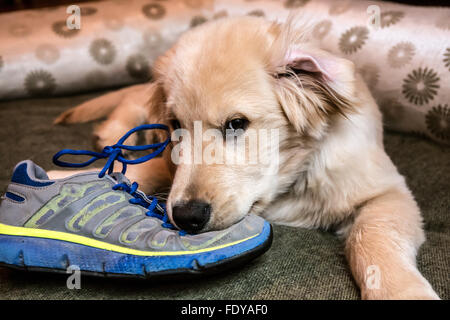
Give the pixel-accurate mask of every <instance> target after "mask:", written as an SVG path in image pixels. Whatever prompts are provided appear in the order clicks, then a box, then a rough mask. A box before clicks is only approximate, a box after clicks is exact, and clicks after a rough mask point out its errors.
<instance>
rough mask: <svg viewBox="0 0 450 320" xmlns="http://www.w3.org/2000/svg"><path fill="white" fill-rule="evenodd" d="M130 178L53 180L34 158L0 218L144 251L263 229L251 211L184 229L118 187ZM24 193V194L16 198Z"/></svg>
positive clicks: (17, 173)
mask: <svg viewBox="0 0 450 320" xmlns="http://www.w3.org/2000/svg"><path fill="white" fill-rule="evenodd" d="M117 184H127V185H130V182H129V181H128V180H127V179H126V177H125V176H124V175H122V174H120V173H114V174H111V175H104V176H103V177H101V178H100V177H99V176H98V173H95V172H92V173H82V174H77V175H74V176H71V177H68V178H65V179H59V180H49V179H48V177H47V174H46V173H45V171H44V170H43V169H42V168H40V167H39V166H37V165H36V164H34V163H33V162H31V161H30V160H27V161H23V162H21V163H19V164H18V165H17V166H16V168H15V170H14V173H13V178H12V182H11V183H10V185H9V186H8V188H7V194H6V195H5V196H3V197H2V202H1V204H0V223H2V224H6V225H11V226H18V227H26V228H34V229H44V230H52V231H59V232H64V233H70V234H74V235H80V236H84V237H88V238H92V239H96V240H99V241H103V242H105V243H110V244H114V245H119V246H123V247H127V248H132V249H137V250H142V251H156V252H158V251H165V252H167V251H193V250H199V249H206V248H212V247H217V246H222V245H227V244H230V243H234V242H239V241H242V240H245V239H249V238H251V237H255V236H256V235H258V234H259V233H260V232H261V230H262V228H263V226H264V220H263V219H261V218H259V217H256V216H253V215H249V216H247V217H246V218H245V219H243V220H242V221H240V222H239V223H237V224H235V225H233V226H232V227H230V228H228V229H225V230H220V231H212V232H206V233H202V234H195V235H190V234H183V233H180V232H179V231H178V230H173V229H171V228H167V227H166V226H165V223H164V221H162V220H161V219H158V218H157V217H153V216H148V215H147V214H146V213H147V211H148V209H147V208H145V207H143V206H142V205H139V204H133V203H130V200H132V199H133V198H134V196H133V195H131V194H130V193H128V192H126V191H124V190H120V189H119V190H114V189H113V187H114V186H115V185H117ZM14 195H15V196H18V197H19V198H15V197H14Z"/></svg>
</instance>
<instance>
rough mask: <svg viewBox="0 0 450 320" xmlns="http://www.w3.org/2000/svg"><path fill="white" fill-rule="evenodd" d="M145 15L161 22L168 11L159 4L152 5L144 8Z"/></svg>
mask: <svg viewBox="0 0 450 320" xmlns="http://www.w3.org/2000/svg"><path fill="white" fill-rule="evenodd" d="M142 12H143V13H144V15H145V16H146V17H147V18H149V19H152V20H159V19H161V18H162V17H164V15H165V14H166V9H165V8H164V7H163V6H162V5H160V4H159V3H150V4H146V5H145V6H143V7H142Z"/></svg>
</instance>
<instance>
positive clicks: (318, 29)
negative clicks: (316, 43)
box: [312, 20, 332, 40]
mask: <svg viewBox="0 0 450 320" xmlns="http://www.w3.org/2000/svg"><path fill="white" fill-rule="evenodd" d="M331 26H332V22H331V21H330V20H323V21H321V22H319V23H318V24H316V25H315V26H314V29H313V31H312V35H313V36H314V38H316V39H319V40H322V39H323V38H324V37H325V36H326V35H327V34H328V32H330V29H331Z"/></svg>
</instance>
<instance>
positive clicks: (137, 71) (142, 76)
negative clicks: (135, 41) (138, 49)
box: [126, 54, 150, 81]
mask: <svg viewBox="0 0 450 320" xmlns="http://www.w3.org/2000/svg"><path fill="white" fill-rule="evenodd" d="M126 69H127V72H128V74H129V75H130V77H132V78H134V79H138V80H142V81H147V80H149V79H150V65H149V63H148V60H147V58H145V56H143V55H142V54H135V55H132V56H130V57H129V58H128V59H127V64H126Z"/></svg>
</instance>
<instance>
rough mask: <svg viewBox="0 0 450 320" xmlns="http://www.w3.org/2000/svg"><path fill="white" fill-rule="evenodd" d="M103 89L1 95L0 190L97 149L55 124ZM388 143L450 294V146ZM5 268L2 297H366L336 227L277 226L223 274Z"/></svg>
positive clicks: (442, 287)
mask: <svg viewBox="0 0 450 320" xmlns="http://www.w3.org/2000/svg"><path fill="white" fill-rule="evenodd" d="M97 95H98V93H97V94H95V95H94V94H89V95H86V94H85V95H81V96H72V97H60V98H45V99H23V100H17V101H6V102H0V136H1V137H2V139H0V163H1V164H2V166H1V168H0V193H1V194H3V193H4V192H5V189H6V186H7V184H8V182H9V180H10V178H11V174H12V169H13V168H14V166H15V165H16V164H17V163H18V162H19V161H21V160H23V159H31V160H33V161H34V162H35V163H37V164H39V165H41V166H42V167H43V168H44V169H46V170H50V169H58V168H57V167H55V166H54V165H52V162H51V158H52V156H53V154H55V153H56V152H57V151H59V150H60V149H63V148H72V149H90V148H91V133H92V124H80V125H73V126H67V127H62V126H52V121H53V119H54V118H55V117H56V116H57V115H58V114H59V113H60V112H62V111H63V110H65V109H67V108H69V107H73V106H75V105H77V104H79V103H82V102H84V101H86V100H88V99H90V98H93V97H95V96H97ZM385 146H386V150H387V153H388V154H389V155H390V156H391V158H392V160H393V162H394V164H395V165H396V166H397V167H398V169H399V171H400V173H401V174H403V175H405V177H406V181H407V183H408V185H409V187H410V188H411V190H412V192H413V194H414V196H415V197H416V200H417V202H418V204H419V206H420V208H421V210H422V214H423V216H424V219H425V230H426V236H427V241H426V242H425V244H424V245H423V246H422V247H421V249H420V251H419V255H418V267H419V270H420V271H421V272H422V273H423V275H424V276H425V277H426V278H427V279H428V280H429V281H430V283H431V285H432V286H433V288H434V289H435V290H436V292H437V293H438V294H439V296H440V297H441V298H443V299H450V224H449V221H450V219H449V208H450V197H449V196H448V192H449V190H450V149H449V148H448V147H445V146H442V145H439V144H436V143H433V142H430V141H427V140H425V139H422V138H420V137H414V136H407V135H404V134H399V133H386V134H385ZM66 280H67V275H54V274H45V273H44V274H42V273H26V272H19V271H14V270H9V269H6V268H0V289H1V290H0V299H46V300H47V299H358V298H359V291H358V289H357V287H356V285H355V283H354V281H353V279H352V276H351V273H350V269H349V267H348V265H347V262H346V261H345V257H344V255H343V246H342V243H341V242H340V241H339V240H338V239H337V238H336V237H335V236H334V235H333V234H331V233H327V232H323V231H319V230H305V229H300V228H291V227H283V226H274V242H273V245H272V248H271V249H270V250H269V251H268V252H267V253H265V254H264V255H263V256H261V257H260V258H258V259H257V260H255V261H253V262H252V263H250V264H248V265H246V266H244V267H242V268H238V269H235V270H233V271H230V272H226V273H223V274H219V275H217V276H213V277H208V278H203V279H198V280H193V281H177V282H162V283H153V282H148V281H131V280H119V279H101V278H92V277H82V280H81V290H68V289H67V288H66Z"/></svg>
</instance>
